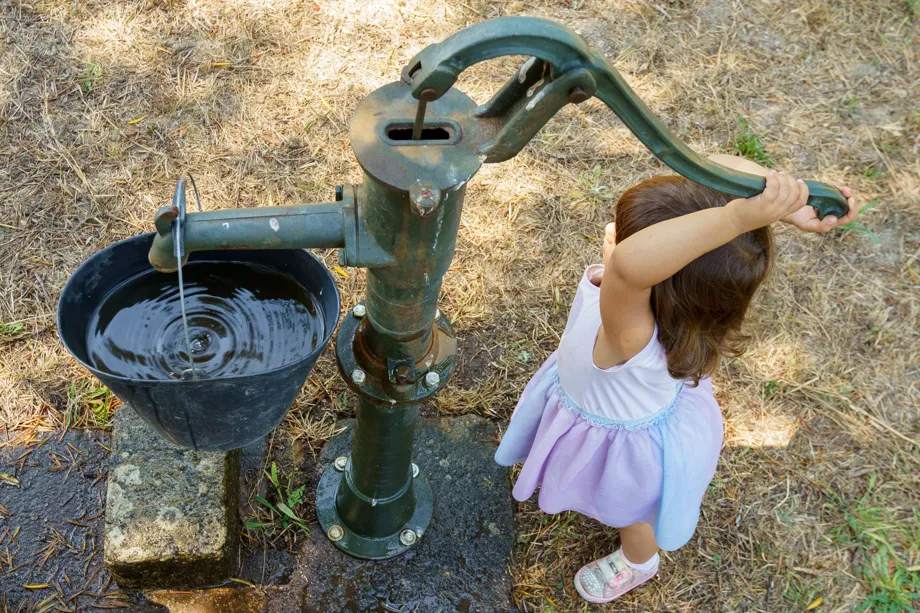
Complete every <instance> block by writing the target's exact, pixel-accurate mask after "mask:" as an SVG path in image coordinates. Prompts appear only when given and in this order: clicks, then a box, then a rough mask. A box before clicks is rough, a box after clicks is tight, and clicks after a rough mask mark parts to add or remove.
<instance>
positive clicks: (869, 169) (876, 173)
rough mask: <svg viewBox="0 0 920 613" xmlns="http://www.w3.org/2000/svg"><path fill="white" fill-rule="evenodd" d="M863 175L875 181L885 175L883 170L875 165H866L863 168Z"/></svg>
mask: <svg viewBox="0 0 920 613" xmlns="http://www.w3.org/2000/svg"><path fill="white" fill-rule="evenodd" d="M863 176H864V177H866V178H867V179H869V180H870V181H877V180H878V179H881V178H882V177H884V176H885V171H884V170H879V169H878V168H876V167H875V166H866V167H865V168H863Z"/></svg>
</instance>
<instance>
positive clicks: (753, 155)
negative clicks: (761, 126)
mask: <svg viewBox="0 0 920 613" xmlns="http://www.w3.org/2000/svg"><path fill="white" fill-rule="evenodd" d="M738 125H739V131H738V137H737V138H736V139H735V147H736V148H737V149H738V154H739V155H741V156H742V157H746V158H747V159H749V160H751V161H752V162H757V163H758V164H763V165H764V166H773V158H772V157H770V154H769V153H767V151H766V149H765V148H764V144H763V138H762V137H761V136H760V135H759V134H757V133H755V132H754V131H753V130H752V129H751V124H750V122H749V121H748V120H747V119H745V118H744V117H741V116H739V117H738Z"/></svg>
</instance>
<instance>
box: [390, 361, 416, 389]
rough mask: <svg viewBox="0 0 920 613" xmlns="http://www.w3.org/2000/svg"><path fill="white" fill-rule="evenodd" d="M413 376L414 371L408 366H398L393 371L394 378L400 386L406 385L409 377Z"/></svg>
mask: <svg viewBox="0 0 920 613" xmlns="http://www.w3.org/2000/svg"><path fill="white" fill-rule="evenodd" d="M411 376H412V369H411V368H409V365H408V364H397V365H396V368H394V369H393V378H394V379H396V382H397V383H399V384H400V385H405V384H406V383H408V382H409V377H411Z"/></svg>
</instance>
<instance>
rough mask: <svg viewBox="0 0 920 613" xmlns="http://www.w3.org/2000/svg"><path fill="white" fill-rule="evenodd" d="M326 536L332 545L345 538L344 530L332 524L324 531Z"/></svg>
mask: <svg viewBox="0 0 920 613" xmlns="http://www.w3.org/2000/svg"><path fill="white" fill-rule="evenodd" d="M326 536H328V537H329V540H330V541H332V542H333V543H337V542H338V541H341V540H342V539H343V538H345V530H343V529H342V526H339V525H338V524H334V525H332V526H329V529H328V530H326ZM400 540H402V535H400Z"/></svg>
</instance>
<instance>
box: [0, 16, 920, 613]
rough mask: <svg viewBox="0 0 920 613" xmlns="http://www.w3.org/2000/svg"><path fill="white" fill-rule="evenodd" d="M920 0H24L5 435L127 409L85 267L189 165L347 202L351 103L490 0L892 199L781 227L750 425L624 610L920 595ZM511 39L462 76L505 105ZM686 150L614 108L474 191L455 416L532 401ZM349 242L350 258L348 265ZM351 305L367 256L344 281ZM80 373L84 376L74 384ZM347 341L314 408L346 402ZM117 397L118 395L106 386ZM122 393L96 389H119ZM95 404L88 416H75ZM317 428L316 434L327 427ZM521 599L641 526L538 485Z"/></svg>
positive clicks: (9, 234)
mask: <svg viewBox="0 0 920 613" xmlns="http://www.w3.org/2000/svg"><path fill="white" fill-rule="evenodd" d="M918 11H920V8H918V6H917V3H916V1H915V0H852V1H849V2H823V1H819V0H802V1H795V2H794V1H791V0H762V1H757V2H753V1H752V2H742V1H741V0H670V1H669V0H661V2H657V1H656V0H649V1H640V0H610V1H609V2H600V1H597V0H576V1H575V2H539V1H534V2H528V3H525V2H506V3H500V2H488V1H485V0H447V1H446V2H442V3H437V4H435V3H425V2H421V1H420V0H400V1H396V2H393V1H390V0H386V1H384V0H363V1H360V2H359V1H357V0H345V1H341V2H327V1H322V0H317V2H316V3H315V4H314V3H313V2H306V3H301V2H295V1H294V0H224V1H219V0H189V1H180V0H174V1H166V2H156V1H153V2H147V1H140V0H126V1H123V2H90V3H72V2H63V1H60V0H36V1H35V2H33V4H31V5H26V4H22V3H19V2H9V1H3V2H0V160H2V163H0V202H2V205H3V209H2V211H3V216H2V220H0V288H2V293H0V324H2V325H0V428H2V429H3V430H0V432H2V431H5V432H6V437H8V438H9V437H15V436H17V433H21V432H25V431H34V430H35V429H36V428H47V429H57V428H61V427H64V426H65V425H66V424H68V423H70V424H76V425H91V426H92V425H95V426H104V422H105V420H106V419H107V414H108V412H109V411H110V410H111V408H112V405H106V404H105V401H104V399H103V400H100V396H99V394H100V393H101V392H99V390H96V389H95V386H96V383H95V382H93V380H92V379H90V378H89V377H88V375H87V374H86V373H84V372H83V371H82V370H81V369H80V368H78V367H77V366H76V365H75V364H74V362H73V361H72V360H71V359H70V358H69V357H68V356H67V354H66V352H65V351H64V350H63V348H62V347H61V345H60V343H59V342H58V340H57V337H56V334H55V324H54V308H55V300H56V297H57V295H58V293H59V292H60V290H61V288H62V287H63V284H64V282H65V281H66V279H67V277H68V276H69V275H70V273H71V272H72V271H73V270H74V269H75V268H76V266H77V265H78V264H79V262H81V261H82V260H83V259H85V258H86V257H88V256H89V255H90V254H91V253H93V252H94V251H96V250H98V249H100V248H101V247H103V246H105V245H106V244H108V243H111V242H112V241H114V240H116V239H120V238H124V237H127V236H130V235H133V234H136V233H139V232H142V231H148V230H150V229H152V223H151V220H152V218H153V213H154V211H155V210H156V208H157V207H158V206H160V205H161V204H163V203H164V202H165V201H166V200H167V198H168V196H169V194H170V192H171V188H172V183H173V181H174V180H175V178H176V177H177V176H178V174H179V172H180V169H183V168H188V169H191V170H192V171H193V172H195V174H196V176H197V178H198V182H199V186H200V187H201V188H202V192H203V198H204V204H205V207H206V208H210V209H214V208H224V207H237V206H266V205H272V204H278V203H281V202H291V201H320V200H326V199H328V197H329V195H330V194H331V193H332V188H333V186H334V185H335V184H336V183H341V182H349V181H350V182H355V181H358V180H360V171H359V169H358V166H357V164H355V163H354V160H353V158H352V155H351V152H350V150H349V147H348V142H347V134H346V129H345V127H346V124H347V121H348V118H349V116H350V114H351V113H352V111H353V109H354V107H355V104H356V103H357V101H358V100H359V99H360V98H361V97H362V96H363V95H365V94H367V93H368V92H370V91H372V90H373V89H375V88H377V87H379V86H380V85H383V84H384V83H386V82H388V81H391V80H393V79H395V78H396V77H397V75H398V74H399V69H400V68H401V66H402V65H403V63H404V62H405V61H406V60H407V59H408V58H409V57H411V56H412V55H413V54H414V53H415V52H416V51H417V50H419V49H420V48H422V47H423V46H425V45H427V44H429V43H432V42H435V41H438V40H440V39H442V38H444V37H445V36H447V35H448V34H450V33H452V32H454V31H456V30H458V29H460V28H461V27H464V26H466V25H469V24H471V23H474V22H477V21H480V20H481V19H483V18H489V17H496V16H500V15H508V14H529V15H539V16H546V17H552V18H555V19H558V20H560V21H562V22H564V23H566V24H568V25H569V26H571V27H574V28H576V29H577V30H579V31H580V32H581V33H582V34H583V35H584V36H585V37H586V38H588V39H589V41H590V42H592V43H593V44H594V45H595V46H596V47H597V48H598V49H600V50H601V51H603V52H604V53H606V54H607V55H608V56H609V57H610V58H611V59H612V60H613V61H614V63H615V65H616V66H617V68H618V69H619V70H620V71H621V72H622V73H623V74H624V76H625V77H626V79H627V80H628V81H629V82H630V83H632V84H633V85H634V87H635V88H636V89H637V91H638V92H639V93H640V95H642V96H643V97H644V99H645V100H646V101H647V102H648V103H649V104H650V105H651V107H652V108H653V109H654V110H655V111H656V112H657V113H659V114H660V115H661V116H662V117H664V118H665V119H666V120H667V121H668V122H669V124H670V125H671V126H672V127H673V128H674V130H675V131H676V132H677V133H678V134H679V135H680V136H681V137H682V138H684V139H685V140H686V141H687V142H688V143H689V144H691V146H693V147H694V148H696V149H697V150H700V151H703V152H707V153H709V152H715V151H727V152H732V151H733V150H734V148H735V146H736V144H737V143H738V137H739V134H741V133H742V128H741V125H740V122H739V117H741V116H743V117H745V118H746V120H747V121H748V122H749V124H750V131H751V134H750V135H749V138H754V139H757V138H759V139H760V144H762V146H763V149H764V151H765V152H766V153H767V154H768V155H769V156H770V157H771V158H772V160H773V161H774V162H775V164H776V165H777V166H779V167H783V168H789V169H791V170H794V171H796V172H799V173H801V174H802V175H804V176H806V177H813V178H818V179H836V180H841V181H845V182H847V183H848V184H849V185H851V186H853V187H855V188H856V189H857V190H858V191H859V192H860V194H861V195H862V198H863V199H864V200H865V201H876V200H877V201H878V206H877V207H876V208H874V209H873V210H872V211H871V212H869V213H867V214H866V215H865V216H864V219H863V223H864V224H865V226H866V227H867V228H868V230H869V231H871V232H872V233H874V236H875V237H876V239H877V241H876V240H873V238H872V237H871V236H869V235H867V234H865V233H863V232H859V231H839V232H836V233H835V234H834V235H832V236H826V237H815V236H803V235H801V234H797V233H794V232H791V231H788V230H780V237H779V244H780V250H781V258H780V262H779V265H778V266H777V269H776V272H775V274H774V275H773V278H772V280H771V281H770V283H769V285H768V286H767V287H766V289H765V290H764V291H763V293H762V295H761V297H760V300H759V302H758V304H757V306H756V308H755V309H754V311H753V313H752V314H751V317H750V326H749V327H750V330H751V331H752V333H753V334H754V336H755V340H754V343H753V345H752V347H751V349H750V351H749V352H748V353H747V354H746V355H745V356H744V357H743V358H741V359H738V360H734V361H732V362H731V363H728V364H725V368H724V369H723V370H722V372H721V373H720V374H719V375H718V377H716V381H715V382H716V385H717V387H718V395H719V399H720V401H721V403H722V407H723V410H724V414H725V419H726V447H725V450H724V452H723V456H722V461H721V463H720V468H719V472H718V474H717V476H716V480H715V482H714V483H713V485H712V488H711V492H710V495H709V496H708V498H707V500H706V502H705V505H704V508H703V517H702V519H701V522H700V527H699V531H698V535H697V536H696V537H695V538H694V539H693V541H691V543H690V544H689V545H688V546H687V547H686V548H685V549H684V550H682V551H680V552H678V553H676V554H670V555H668V556H666V559H665V563H664V564H663V566H662V576H661V579H660V580H659V581H658V582H656V583H654V584H652V585H650V586H648V587H646V588H643V589H642V590H640V591H639V592H637V593H636V594H634V595H631V596H629V597H627V598H625V599H624V600H623V601H622V604H619V605H618V606H617V607H613V608H614V609H616V610H637V611H656V610H673V611H689V610H696V611H712V610H719V611H801V610H804V609H805V608H806V607H807V606H808V605H809V604H810V603H813V602H814V601H815V600H816V599H817V598H818V597H821V598H823V604H821V605H820V608H819V609H818V610H819V611H851V610H856V609H858V608H859V607H861V606H862V607H868V608H869V609H871V610H875V611H889V610H890V611H900V610H912V609H910V607H911V606H914V607H915V606H916V605H915V604H914V605H910V604H904V605H903V606H901V607H899V608H898V607H894V606H892V608H886V606H887V605H886V604H885V603H886V599H887V601H889V602H891V601H895V600H896V599H898V598H906V597H917V596H918V594H920V579H918V574H917V572H918V570H917V567H918V565H920V528H918V517H917V514H918V510H917V500H918V498H920V496H918V492H920V484H918V476H917V474H918V468H920V462H918V447H917V443H916V441H917V440H918V439H920V422H918V416H920V332H918V318H920V295H918V288H920V277H918V274H920V211H918V206H917V204H918V201H920V160H918V158H920V155H918V153H920V151H918V148H920V111H918V107H917V103H916V101H917V100H918V99H920V67H918V63H920V53H918V51H920V44H918V40H920V27H918V25H917V24H918V23H920V14H918ZM513 65H514V64H513V63H512V62H510V61H504V62H494V63H491V64H489V65H486V66H480V67H478V68H477V69H475V70H473V71H471V72H470V74H468V75H465V76H464V78H463V80H462V83H461V85H460V87H461V88H462V89H464V90H465V91H467V92H468V93H470V94H471V95H472V96H473V97H474V98H476V99H477V100H484V99H485V98H486V96H487V95H488V94H489V93H490V92H492V91H494V90H495V89H496V88H497V87H498V86H499V85H500V84H501V83H502V82H503V81H504V79H505V78H506V77H507V76H508V75H510V74H511V70H512V66H513ZM661 171H662V169H661V167H660V165H658V164H657V163H656V162H655V161H654V160H653V159H652V158H651V156H650V155H649V154H648V153H647V152H646V151H645V150H644V149H643V148H642V147H641V146H640V145H639V144H638V143H637V141H636V140H635V139H634V138H633V137H632V136H631V135H630V134H629V132H628V131H627V130H626V129H625V128H623V127H622V126H621V125H619V124H618V122H617V121H616V120H615V118H614V117H613V115H612V113H610V112H609V111H608V110H607V109H605V108H603V107H602V106H600V105H599V104H598V103H596V101H591V102H589V103H586V104H584V105H581V106H579V107H577V108H567V109H565V110H564V111H563V112H562V113H560V115H559V116H558V117H557V118H556V119H554V120H553V121H552V122H551V123H550V124H549V125H548V126H547V127H546V128H545V129H544V130H543V132H542V133H541V134H540V135H539V137H538V140H537V141H535V142H533V143H532V144H531V145H530V146H529V147H528V148H527V149H526V150H525V151H524V152H523V153H522V154H521V155H519V156H518V157H517V158H515V159H514V160H511V161H509V162H507V163H504V164H501V165H497V166H490V167H486V168H484V169H483V170H482V172H481V173H480V174H479V176H478V177H477V178H476V179H474V181H472V182H471V185H470V188H469V191H468V194H467V206H466V213H465V217H464V220H463V223H462V227H461V234H460V238H459V243H458V250H457V257H456V260H455V263H454V266H453V269H452V271H451V273H450V274H449V275H448V277H447V278H446V281H445V285H444V292H443V299H442V308H443V310H444V312H445V313H447V314H448V315H449V316H450V317H451V319H452V320H453V321H454V324H455V326H456V328H457V330H458V332H459V334H460V335H461V352H462V354H461V361H462V365H461V372H460V376H458V377H457V378H456V380H455V381H454V382H453V384H452V386H451V387H450V388H449V389H448V390H447V391H446V392H445V393H443V394H442V395H441V396H440V397H439V400H438V408H439V409H440V410H441V412H442V413H443V414H462V413H470V412H472V413H478V414H481V415H485V416H488V417H491V418H495V419H504V418H507V416H508V415H509V414H510V411H511V409H512V408H513V405H514V402H515V400H516V395H517V394H518V392H519V391H520V390H521V389H522V387H523V385H524V383H525V382H526V380H527V378H528V377H529V376H530V375H531V374H532V373H533V371H534V370H535V369H536V367H537V365H538V364H539V362H540V360H542V359H543V358H545V357H546V356H547V355H548V353H549V352H550V351H552V350H553V348H554V347H555V345H556V343H557V341H558V334H559V332H560V331H561V330H562V328H563V324H564V318H565V314H566V311H567V308H568V302H569V300H570V299H571V297H572V295H573V292H574V289H575V285H576V283H577V280H578V278H579V275H580V274H581V271H582V270H583V268H584V266H585V265H586V264H588V263H589V262H592V261H595V260H597V257H598V252H599V250H600V242H599V240H600V236H601V229H602V227H603V225H604V223H605V222H606V221H607V220H609V219H610V217H611V212H612V206H613V202H614V201H615V200H614V198H615V197H616V196H618V195H619V194H620V193H622V191H623V190H624V189H625V188H627V187H628V186H630V185H632V184H634V183H636V182H637V181H639V180H641V179H643V178H645V177H648V176H650V175H652V174H654V173H656V172H661ZM328 261H329V262H330V263H332V260H331V259H330V260H328ZM339 281H340V288H341V290H342V292H343V302H344V304H345V305H346V306H350V305H351V304H353V303H354V301H355V300H357V298H358V296H360V294H361V291H362V288H363V275H362V274H361V273H360V272H358V271H355V272H354V273H352V274H351V276H350V277H348V278H344V277H343V278H340V279H339ZM71 390H73V391H71ZM343 392H344V386H343V385H342V383H341V382H340V381H338V379H337V376H336V374H335V369H334V367H333V364H332V361H331V359H330V357H329V356H328V355H327V356H325V357H324V358H323V359H322V360H321V362H320V364H319V366H318V367H317V369H316V371H315V372H314V374H313V375H312V376H311V378H310V382H309V383H308V385H307V386H305V388H304V393H303V394H302V395H301V397H300V399H299V400H298V402H297V404H296V407H295V409H294V411H293V412H292V417H291V419H290V422H289V427H291V428H293V429H294V432H295V435H297V436H300V437H301V438H302V439H303V440H304V441H306V442H307V443H309V444H310V445H317V444H320V443H321V442H322V440H324V437H325V436H328V434H329V433H330V432H331V424H332V417H333V415H335V416H344V415H348V414H349V411H350V408H349V405H348V399H347V398H346V397H345V396H344V394H343ZM100 402H102V405H100ZM100 406H101V408H100ZM68 415H70V418H69V421H68ZM317 424H319V425H317ZM517 519H518V527H519V535H520V546H519V548H518V550H517V552H516V556H515V564H514V568H513V569H512V570H513V573H514V576H515V578H516V585H517V588H516V596H517V599H518V601H519V603H520V605H521V607H522V609H523V610H525V611H540V612H544V611H583V610H601V609H599V608H593V607H588V606H585V605H583V604H582V603H580V602H579V601H578V599H577V596H576V595H575V592H574V590H573V589H572V588H571V587H570V585H571V577H572V575H573V573H574V571H575V570H576V569H577V568H578V567H579V566H580V565H581V564H583V563H584V562H586V561H588V560H590V559H592V558H594V557H596V556H597V555H598V554H600V553H602V552H607V551H608V550H609V549H610V548H611V547H613V546H614V543H615V532H614V531H612V530H607V529H603V528H602V527H600V526H598V525H597V524H595V523H593V522H591V521H587V520H585V519H583V518H581V517H578V516H575V515H571V514H568V515H562V516H558V517H547V516H544V515H542V514H541V513H540V512H539V511H538V510H537V509H536V508H535V506H534V505H533V504H531V503H526V504H522V505H520V506H519V507H518V514H517Z"/></svg>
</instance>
